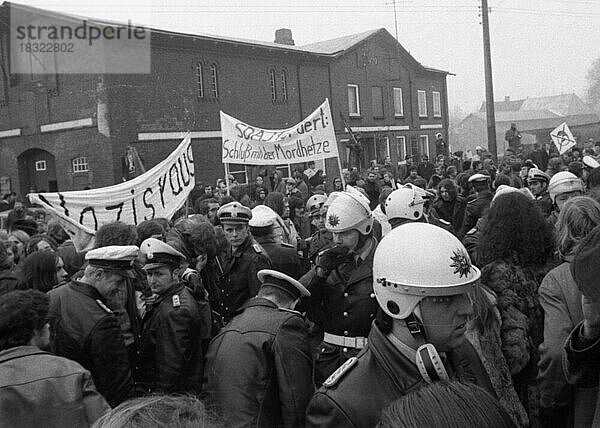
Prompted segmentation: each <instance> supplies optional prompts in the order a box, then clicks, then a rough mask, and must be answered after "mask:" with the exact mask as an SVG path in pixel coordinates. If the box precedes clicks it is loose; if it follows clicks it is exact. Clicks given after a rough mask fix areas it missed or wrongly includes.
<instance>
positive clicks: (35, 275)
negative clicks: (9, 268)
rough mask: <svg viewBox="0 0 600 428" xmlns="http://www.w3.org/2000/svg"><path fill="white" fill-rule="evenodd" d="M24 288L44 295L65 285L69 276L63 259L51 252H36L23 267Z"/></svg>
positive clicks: (26, 260)
mask: <svg viewBox="0 0 600 428" xmlns="http://www.w3.org/2000/svg"><path fill="white" fill-rule="evenodd" d="M21 275H22V277H23V286H24V287H23V288H24V289H33V290H39V291H42V292H44V293H47V292H48V291H50V290H52V289H53V288H55V287H58V286H59V285H62V284H64V283H65V281H66V279H67V277H68V275H67V272H66V271H65V269H64V264H63V261H62V259H61V258H60V257H59V256H58V255H57V254H56V253H53V252H51V251H36V252H34V253H32V254H30V255H29V256H27V257H26V258H25V260H24V261H23V264H22V266H21Z"/></svg>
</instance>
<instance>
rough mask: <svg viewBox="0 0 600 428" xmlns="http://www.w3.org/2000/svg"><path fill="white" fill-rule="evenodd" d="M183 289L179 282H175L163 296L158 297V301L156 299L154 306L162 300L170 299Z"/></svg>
mask: <svg viewBox="0 0 600 428" xmlns="http://www.w3.org/2000/svg"><path fill="white" fill-rule="evenodd" d="M183 287H184V285H183V284H182V283H180V282H176V283H175V284H173V285H171V286H170V287H169V288H167V290H166V291H165V292H164V293H163V294H161V295H160V296H159V297H158V299H156V302H155V303H154V306H158V305H159V304H160V303H161V302H162V301H163V300H165V299H167V298H169V297H171V296H172V295H173V294H175V293H178V292H179V291H181V289H183Z"/></svg>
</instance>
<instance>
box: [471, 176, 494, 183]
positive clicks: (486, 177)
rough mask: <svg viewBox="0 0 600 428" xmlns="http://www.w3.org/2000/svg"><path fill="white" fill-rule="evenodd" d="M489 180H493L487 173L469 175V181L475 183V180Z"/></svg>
mask: <svg viewBox="0 0 600 428" xmlns="http://www.w3.org/2000/svg"><path fill="white" fill-rule="evenodd" d="M487 180H491V177H490V176H489V175H485V174H473V175H472V176H470V177H469V183H473V182H475V181H487Z"/></svg>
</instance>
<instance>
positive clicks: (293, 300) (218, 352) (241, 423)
mask: <svg viewBox="0 0 600 428" xmlns="http://www.w3.org/2000/svg"><path fill="white" fill-rule="evenodd" d="M258 277H259V279H260V280H261V281H262V285H261V288H260V290H259V292H258V296H257V297H254V298H252V299H250V300H249V301H248V302H246V303H245V304H244V306H243V307H242V308H240V309H239V311H238V312H237V313H236V316H235V317H234V318H233V320H232V321H231V322H230V323H229V324H228V325H227V326H226V327H225V328H223V330H221V332H220V333H219V335H217V336H216V337H215V338H214V339H213V340H212V341H211V343H210V346H209V349H208V353H207V357H206V371H205V376H204V386H203V390H204V391H205V392H206V393H207V394H208V396H209V397H210V398H211V399H212V400H214V401H215V402H216V405H217V408H218V409H219V410H220V411H221V412H222V413H223V417H224V424H225V426H227V427H248V426H252V427H276V426H277V427H285V428H292V427H298V428H300V427H304V414H305V410H306V406H307V404H308V401H309V400H310V397H311V396H312V394H313V383H312V358H311V352H310V345H309V338H308V326H307V324H306V322H305V320H304V318H303V317H302V315H301V314H300V313H299V312H296V311H295V310H294V308H295V306H296V304H297V303H298V301H299V300H300V297H303V296H310V293H309V292H308V291H307V290H306V288H304V287H303V286H302V284H300V283H299V282H298V281H296V280H294V279H293V278H291V277H289V276H287V275H285V274H282V273H280V272H277V271H273V270H269V269H265V270H261V271H259V272H258Z"/></svg>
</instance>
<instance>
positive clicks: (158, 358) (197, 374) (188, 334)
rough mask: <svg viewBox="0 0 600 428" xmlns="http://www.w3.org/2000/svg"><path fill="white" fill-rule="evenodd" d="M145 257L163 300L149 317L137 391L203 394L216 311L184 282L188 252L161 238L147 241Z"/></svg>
mask: <svg viewBox="0 0 600 428" xmlns="http://www.w3.org/2000/svg"><path fill="white" fill-rule="evenodd" d="M140 253H141V255H142V260H143V261H144V267H143V269H144V271H145V272H146V276H147V278H148V285H149V286H150V289H151V290H152V293H154V294H155V295H156V296H157V297H156V299H155V300H154V303H153V304H152V306H151V307H150V308H147V312H146V316H145V317H144V322H143V327H142V337H141V339H140V355H139V360H138V366H137V367H136V370H135V379H136V387H137V388H138V390H139V391H141V392H143V393H154V392H163V393H174V392H199V391H200V385H201V382H202V360H203V357H204V355H203V352H202V343H201V340H200V338H201V337H203V336H206V335H205V334H203V331H204V332H206V331H209V330H210V327H211V318H210V309H209V307H208V305H206V306H204V307H203V309H201V308H200V307H199V306H198V303H197V302H196V300H195V299H194V296H192V293H191V292H190V290H189V289H188V288H187V287H185V286H184V285H183V283H181V282H180V281H179V275H180V274H181V272H182V271H183V268H182V263H183V262H184V261H185V256H184V255H183V254H182V253H180V252H179V251H177V250H175V249H174V248H173V247H171V246H170V245H169V244H166V243H164V242H162V241H159V240H158V239H155V238H148V239H146V240H145V241H144V242H142V244H141V245H140Z"/></svg>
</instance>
